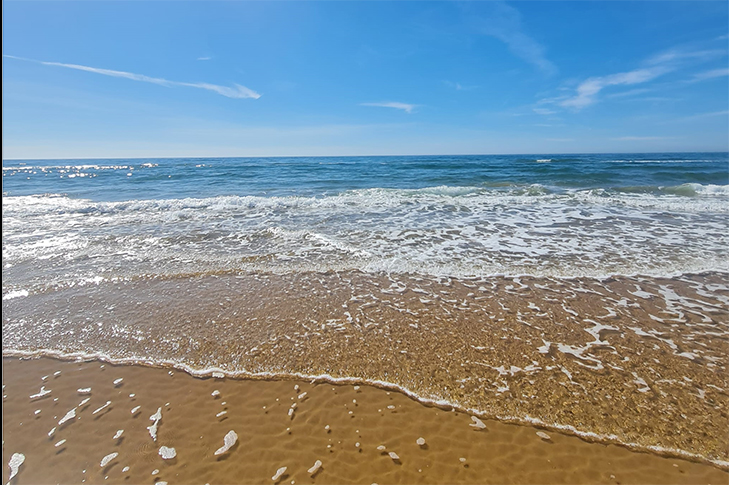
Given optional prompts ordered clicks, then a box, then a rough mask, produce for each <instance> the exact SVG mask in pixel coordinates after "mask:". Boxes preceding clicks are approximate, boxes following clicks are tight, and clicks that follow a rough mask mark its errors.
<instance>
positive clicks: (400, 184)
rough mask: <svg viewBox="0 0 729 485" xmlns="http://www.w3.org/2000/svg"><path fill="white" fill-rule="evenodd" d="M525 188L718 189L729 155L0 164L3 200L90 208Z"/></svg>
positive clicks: (728, 169)
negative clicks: (71, 202) (56, 197)
mask: <svg viewBox="0 0 729 485" xmlns="http://www.w3.org/2000/svg"><path fill="white" fill-rule="evenodd" d="M534 184H538V185H540V186H542V187H544V189H545V190H547V191H556V192H560V191H564V190H570V189H577V190H579V189H595V188H603V189H611V190H618V191H625V192H638V193H640V192H649V193H650V192H659V193H660V192H662V191H665V190H668V192H669V193H670V192H671V190H674V189H673V188H675V187H679V186H681V185H684V184H701V185H704V186H706V185H727V184H729V153H725V152H722V153H633V154H584V155H539V156H534V155H529V156H526V155H483V156H481V155H473V156H427V157H423V156H411V157H297V158H185V159H174V158H170V159H99V160H32V161H31V160H25V161H17V160H4V161H3V194H4V195H10V196H19V195H39V194H64V195H66V196H68V197H70V198H83V199H90V200H94V201H123V200H140V199H180V198H188V197H194V198H208V197H217V196H225V195H236V196H249V195H252V196H263V197H267V196H279V197H280V196H291V195H296V196H304V197H312V196H314V197H317V196H328V195H335V194H338V193H341V192H343V191H347V190H355V189H371V188H385V189H388V188H389V189H420V188H425V187H442V186H446V187H478V188H483V189H493V190H496V191H499V190H505V189H513V188H515V187H529V186H531V185H534ZM680 190H681V189H679V192H680ZM689 192H690V190H689ZM682 195H691V194H690V193H685V194H682Z"/></svg>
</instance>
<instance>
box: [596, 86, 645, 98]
mask: <svg viewBox="0 0 729 485" xmlns="http://www.w3.org/2000/svg"><path fill="white" fill-rule="evenodd" d="M647 92H650V89H646V88H638V89H629V90H628V91H623V92H622V93H612V94H609V95H607V96H606V97H608V98H627V97H628V96H637V95H639V94H645V93H647Z"/></svg>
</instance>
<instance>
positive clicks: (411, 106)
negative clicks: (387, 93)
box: [360, 101, 418, 113]
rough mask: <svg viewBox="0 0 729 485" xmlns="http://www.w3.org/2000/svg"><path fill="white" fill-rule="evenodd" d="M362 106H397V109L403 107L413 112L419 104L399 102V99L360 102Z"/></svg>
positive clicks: (402, 108) (406, 110)
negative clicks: (381, 101) (380, 101)
mask: <svg viewBox="0 0 729 485" xmlns="http://www.w3.org/2000/svg"><path fill="white" fill-rule="evenodd" d="M360 106H376V107H379V108H395V109H401V110H403V111H405V112H406V113H412V112H413V109H415V108H416V107H417V106H418V105H417V104H407V103H399V102H397V101H388V102H383V103H360Z"/></svg>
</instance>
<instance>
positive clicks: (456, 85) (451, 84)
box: [443, 81, 478, 91]
mask: <svg viewBox="0 0 729 485" xmlns="http://www.w3.org/2000/svg"><path fill="white" fill-rule="evenodd" d="M443 84H445V85H446V86H448V87H451V88H453V89H455V90H456V91H471V90H472V89H476V88H477V87H478V86H464V85H462V84H461V83H455V82H453V81H443Z"/></svg>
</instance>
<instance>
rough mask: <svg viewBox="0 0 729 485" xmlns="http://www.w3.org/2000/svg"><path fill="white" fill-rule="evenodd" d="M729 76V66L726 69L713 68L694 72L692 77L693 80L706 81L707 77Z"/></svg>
mask: <svg viewBox="0 0 729 485" xmlns="http://www.w3.org/2000/svg"><path fill="white" fill-rule="evenodd" d="M723 76H729V68H724V69H712V70H711V71H704V72H699V73H697V74H694V77H693V78H692V79H691V81H692V82H698V81H705V80H706V79H713V78H715V77H723Z"/></svg>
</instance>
